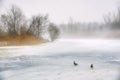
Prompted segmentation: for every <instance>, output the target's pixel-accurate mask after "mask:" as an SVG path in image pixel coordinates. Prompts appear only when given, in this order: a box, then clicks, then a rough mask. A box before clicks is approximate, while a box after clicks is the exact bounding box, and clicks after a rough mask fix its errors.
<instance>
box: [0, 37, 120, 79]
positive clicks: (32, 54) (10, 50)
mask: <svg viewBox="0 0 120 80" xmlns="http://www.w3.org/2000/svg"><path fill="white" fill-rule="evenodd" d="M73 61H76V62H77V63H78V64H79V65H78V66H74V65H73ZM91 64H93V65H94V68H93V69H90V65H91ZM0 80H120V41H119V40H100V39H89V40H88V39H59V40H57V41H55V42H53V43H47V44H42V45H36V46H21V47H18V46H14V47H1V48H0Z"/></svg>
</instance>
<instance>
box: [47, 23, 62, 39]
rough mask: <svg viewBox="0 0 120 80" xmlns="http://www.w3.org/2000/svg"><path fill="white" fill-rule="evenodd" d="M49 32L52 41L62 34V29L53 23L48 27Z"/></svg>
mask: <svg viewBox="0 0 120 80" xmlns="http://www.w3.org/2000/svg"><path fill="white" fill-rule="evenodd" d="M48 33H49V36H50V39H51V41H54V40H55V39H57V38H58V36H59V34H60V30H59V29H58V27H57V26H56V25H55V24H53V23H51V24H50V25H49V27H48Z"/></svg>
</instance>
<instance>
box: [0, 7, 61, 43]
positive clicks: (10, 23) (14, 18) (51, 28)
mask: <svg viewBox="0 0 120 80" xmlns="http://www.w3.org/2000/svg"><path fill="white" fill-rule="evenodd" d="M59 33H60V31H59V28H58V27H57V26H56V25H55V24H54V23H51V22H50V21H49V19H48V15H40V14H38V15H35V16H32V18H31V19H27V18H26V16H25V15H24V14H23V12H22V11H21V9H20V8H19V7H17V6H15V5H12V6H11V8H10V9H8V10H7V11H6V13H4V14H2V15H0V34H1V35H5V34H6V35H22V34H29V35H34V36H36V37H37V38H41V37H42V36H43V35H44V34H47V35H48V36H49V38H50V40H51V41H54V40H55V39H57V37H58V36H59Z"/></svg>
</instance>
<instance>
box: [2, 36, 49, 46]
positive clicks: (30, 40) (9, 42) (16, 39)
mask: <svg viewBox="0 0 120 80" xmlns="http://www.w3.org/2000/svg"><path fill="white" fill-rule="evenodd" d="M45 42H47V40H44V39H43V38H37V37H35V36H33V35H28V34H22V35H0V46H14V45H15V46H21V45H34V44H40V43H45Z"/></svg>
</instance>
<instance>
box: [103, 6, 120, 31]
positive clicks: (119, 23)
mask: <svg viewBox="0 0 120 80" xmlns="http://www.w3.org/2000/svg"><path fill="white" fill-rule="evenodd" d="M104 21H105V23H106V24H107V25H109V26H110V27H111V28H112V29H118V28H120V7H119V8H118V11H117V14H115V13H113V14H110V13H109V14H108V15H107V16H104Z"/></svg>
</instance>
